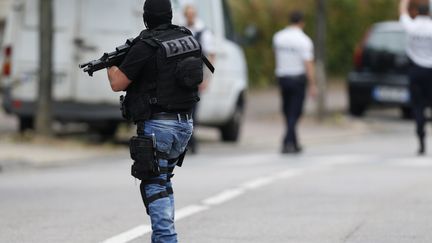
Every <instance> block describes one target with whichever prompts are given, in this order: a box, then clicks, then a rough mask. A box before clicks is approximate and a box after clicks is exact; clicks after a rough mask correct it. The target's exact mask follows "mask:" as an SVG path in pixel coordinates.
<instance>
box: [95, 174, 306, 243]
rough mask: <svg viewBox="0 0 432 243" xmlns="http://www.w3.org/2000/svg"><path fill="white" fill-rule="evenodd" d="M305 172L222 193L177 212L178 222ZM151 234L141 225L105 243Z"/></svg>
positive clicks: (264, 180)
mask: <svg viewBox="0 0 432 243" xmlns="http://www.w3.org/2000/svg"><path fill="white" fill-rule="evenodd" d="M303 172H304V170H296V169H294V170H293V169H291V170H287V171H283V172H278V173H275V174H273V175H271V176H268V177H261V178H258V179H254V180H251V181H248V182H245V183H243V184H241V185H240V186H238V187H235V188H232V189H228V190H225V191H222V192H221V193H219V194H216V195H215V196H212V197H209V198H206V199H204V200H202V201H201V203H200V204H195V205H190V206H186V207H184V208H182V209H180V210H177V212H176V221H179V220H181V219H184V218H187V217H190V216H193V215H195V214H198V213H201V212H203V211H206V210H209V209H211V207H214V206H217V205H220V204H223V203H226V202H228V201H231V200H233V199H235V198H237V197H239V196H241V195H243V194H245V193H246V192H247V191H253V190H257V189H259V188H262V187H264V186H267V185H270V184H272V183H275V182H276V181H277V180H282V179H288V178H291V177H294V176H300V175H301V174H302V173H303ZM150 232H151V226H150V225H140V226H138V227H135V228H133V229H131V230H128V231H126V232H124V233H121V234H119V235H116V236H114V237H112V238H109V239H107V240H105V241H103V243H127V242H130V241H132V240H135V239H137V238H139V237H142V236H144V235H145V234H148V233H150Z"/></svg>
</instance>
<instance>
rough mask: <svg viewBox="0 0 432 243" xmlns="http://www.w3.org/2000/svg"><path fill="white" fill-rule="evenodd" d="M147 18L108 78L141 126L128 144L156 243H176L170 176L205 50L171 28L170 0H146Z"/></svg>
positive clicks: (187, 132)
mask: <svg viewBox="0 0 432 243" xmlns="http://www.w3.org/2000/svg"><path fill="white" fill-rule="evenodd" d="M143 18H144V23H145V25H146V27H147V29H146V30H144V31H142V32H141V34H140V36H139V37H138V38H136V39H135V40H134V45H133V46H132V48H131V49H130V51H129V53H128V54H127V56H126V57H125V59H124V61H123V62H122V64H121V65H120V66H119V67H116V66H113V67H111V68H109V69H108V77H109V80H110V84H111V87H112V89H113V90H114V91H117V92H118V91H126V97H125V99H124V101H123V105H122V111H123V113H124V116H125V117H126V118H127V119H130V120H132V121H134V122H135V123H136V124H137V134H138V135H137V136H136V137H133V138H132V139H131V142H130V150H131V157H132V159H133V160H134V164H133V166H132V175H133V176H134V177H136V178H138V179H140V180H141V186H140V189H141V195H142V198H143V201H144V204H145V207H146V210H147V213H148V214H149V216H150V218H151V224H152V229H153V233H152V242H154V243H155V242H164V243H168V242H169V243H171V242H177V233H176V231H175V227H174V196H173V189H172V183H171V178H172V176H173V170H174V167H175V166H176V165H177V166H181V163H182V161H183V158H184V154H185V148H186V146H187V144H188V141H189V139H190V137H191V134H192V130H193V119H192V108H193V107H194V105H195V104H196V103H197V102H198V101H199V97H198V86H199V84H200V83H201V82H202V79H203V60H202V51H201V47H200V45H199V43H198V42H197V41H196V40H195V39H194V38H193V36H192V34H191V32H190V31H189V30H187V29H186V28H184V27H179V26H175V25H172V24H171V21H172V8H171V3H170V1H169V0H147V1H146V2H145V3H144V15H143Z"/></svg>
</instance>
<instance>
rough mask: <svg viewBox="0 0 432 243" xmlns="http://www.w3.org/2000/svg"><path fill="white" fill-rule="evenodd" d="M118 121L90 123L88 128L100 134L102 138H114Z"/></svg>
mask: <svg viewBox="0 0 432 243" xmlns="http://www.w3.org/2000/svg"><path fill="white" fill-rule="evenodd" d="M118 126H119V123H118V122H107V123H105V124H104V123H102V124H90V130H91V131H92V132H95V133H97V134H99V136H101V138H102V139H103V140H108V139H111V138H114V137H115V135H116V133H117V128H118Z"/></svg>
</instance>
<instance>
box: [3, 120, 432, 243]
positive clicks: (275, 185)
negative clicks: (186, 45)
mask: <svg viewBox="0 0 432 243" xmlns="http://www.w3.org/2000/svg"><path fill="white" fill-rule="evenodd" d="M365 122H366V123H367V124H369V125H368V126H371V127H373V128H374V129H372V131H371V132H368V133H359V134H357V135H355V136H349V137H337V138H335V139H332V140H328V141H321V142H313V140H312V139H306V145H308V146H307V150H306V152H305V153H304V154H303V155H300V156H282V155H280V154H279V153H278V152H277V150H278V148H276V147H274V146H273V147H272V146H267V147H265V146H264V147H261V146H257V145H256V146H255V145H254V143H242V144H241V145H239V146H216V145H214V144H213V143H208V144H206V143H204V145H203V147H202V153H201V154H199V155H196V156H190V157H189V158H187V161H186V163H185V165H184V167H183V168H181V169H178V170H177V174H176V176H175V178H174V183H175V188H174V189H175V193H176V200H177V201H176V207H177V219H178V221H177V223H176V227H177V230H178V233H179V240H180V242H188V243H202V242H205V243H213V242H214V243H220V242H223V243H225V242H227V243H230V242H248V243H251V242H257V243H258V242H259V243H267V242H287V243H326V242H329V243H338V242H340V243H343V242H348V243H368V242H379V243H387V242H388V243H394V242H407V243H408V242H409V243H411V242H416V243H423V242H424V243H430V242H432V220H431V219H430V218H431V215H432V191H431V190H430V188H431V187H432V177H431V176H430V175H431V173H432V160H431V157H430V156H426V157H417V156H416V155H415V153H414V151H415V149H416V146H415V145H416V141H415V139H414V137H413V135H412V132H413V128H412V125H411V124H410V123H408V122H402V121H388V120H386V119H385V118H383V117H375V118H372V119H369V120H366V121H365ZM269 129H271V128H269ZM256 136H259V134H258V135H256ZM311 136H312V135H311ZM249 139H251V138H249ZM257 139H258V138H257ZM431 142H432V141H429V144H431ZM429 148H431V146H429ZM129 168H130V161H129V160H128V159H127V158H125V157H124V156H120V155H119V156H114V157H108V158H103V157H101V158H99V159H91V160H88V161H86V160H83V161H81V162H80V163H77V164H74V165H67V166H61V167H54V168H43V169H28V170H23V171H21V170H14V171H10V172H6V173H2V174H0V242H8V243H13V242H17V243H18V242H19V243H21V242H43V243H50V242H65V243H66V242H71V243H72V242H73V243H76V242H80V243H81V242H107V243H120V242H150V238H149V237H150V234H149V233H150V230H149V221H148V219H147V216H146V214H145V211H144V207H143V206H142V203H141V201H140V200H141V199H140V195H139V187H138V186H137V185H138V183H137V182H135V180H133V179H132V178H131V177H130V176H129Z"/></svg>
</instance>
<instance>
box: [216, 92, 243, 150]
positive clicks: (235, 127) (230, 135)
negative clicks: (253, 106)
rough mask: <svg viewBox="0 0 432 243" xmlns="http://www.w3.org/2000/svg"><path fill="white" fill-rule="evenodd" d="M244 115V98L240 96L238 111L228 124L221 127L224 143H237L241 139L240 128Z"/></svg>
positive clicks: (236, 110)
mask: <svg viewBox="0 0 432 243" xmlns="http://www.w3.org/2000/svg"><path fill="white" fill-rule="evenodd" d="M243 115H244V98H243V95H241V96H240V98H239V101H238V102H237V106H236V109H235V110H234V113H233V115H232V116H231V119H230V120H229V122H228V123H226V124H225V125H223V126H222V127H220V133H221V137H222V141H224V142H237V141H238V140H239V137H240V128H241V123H242V121H243Z"/></svg>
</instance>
